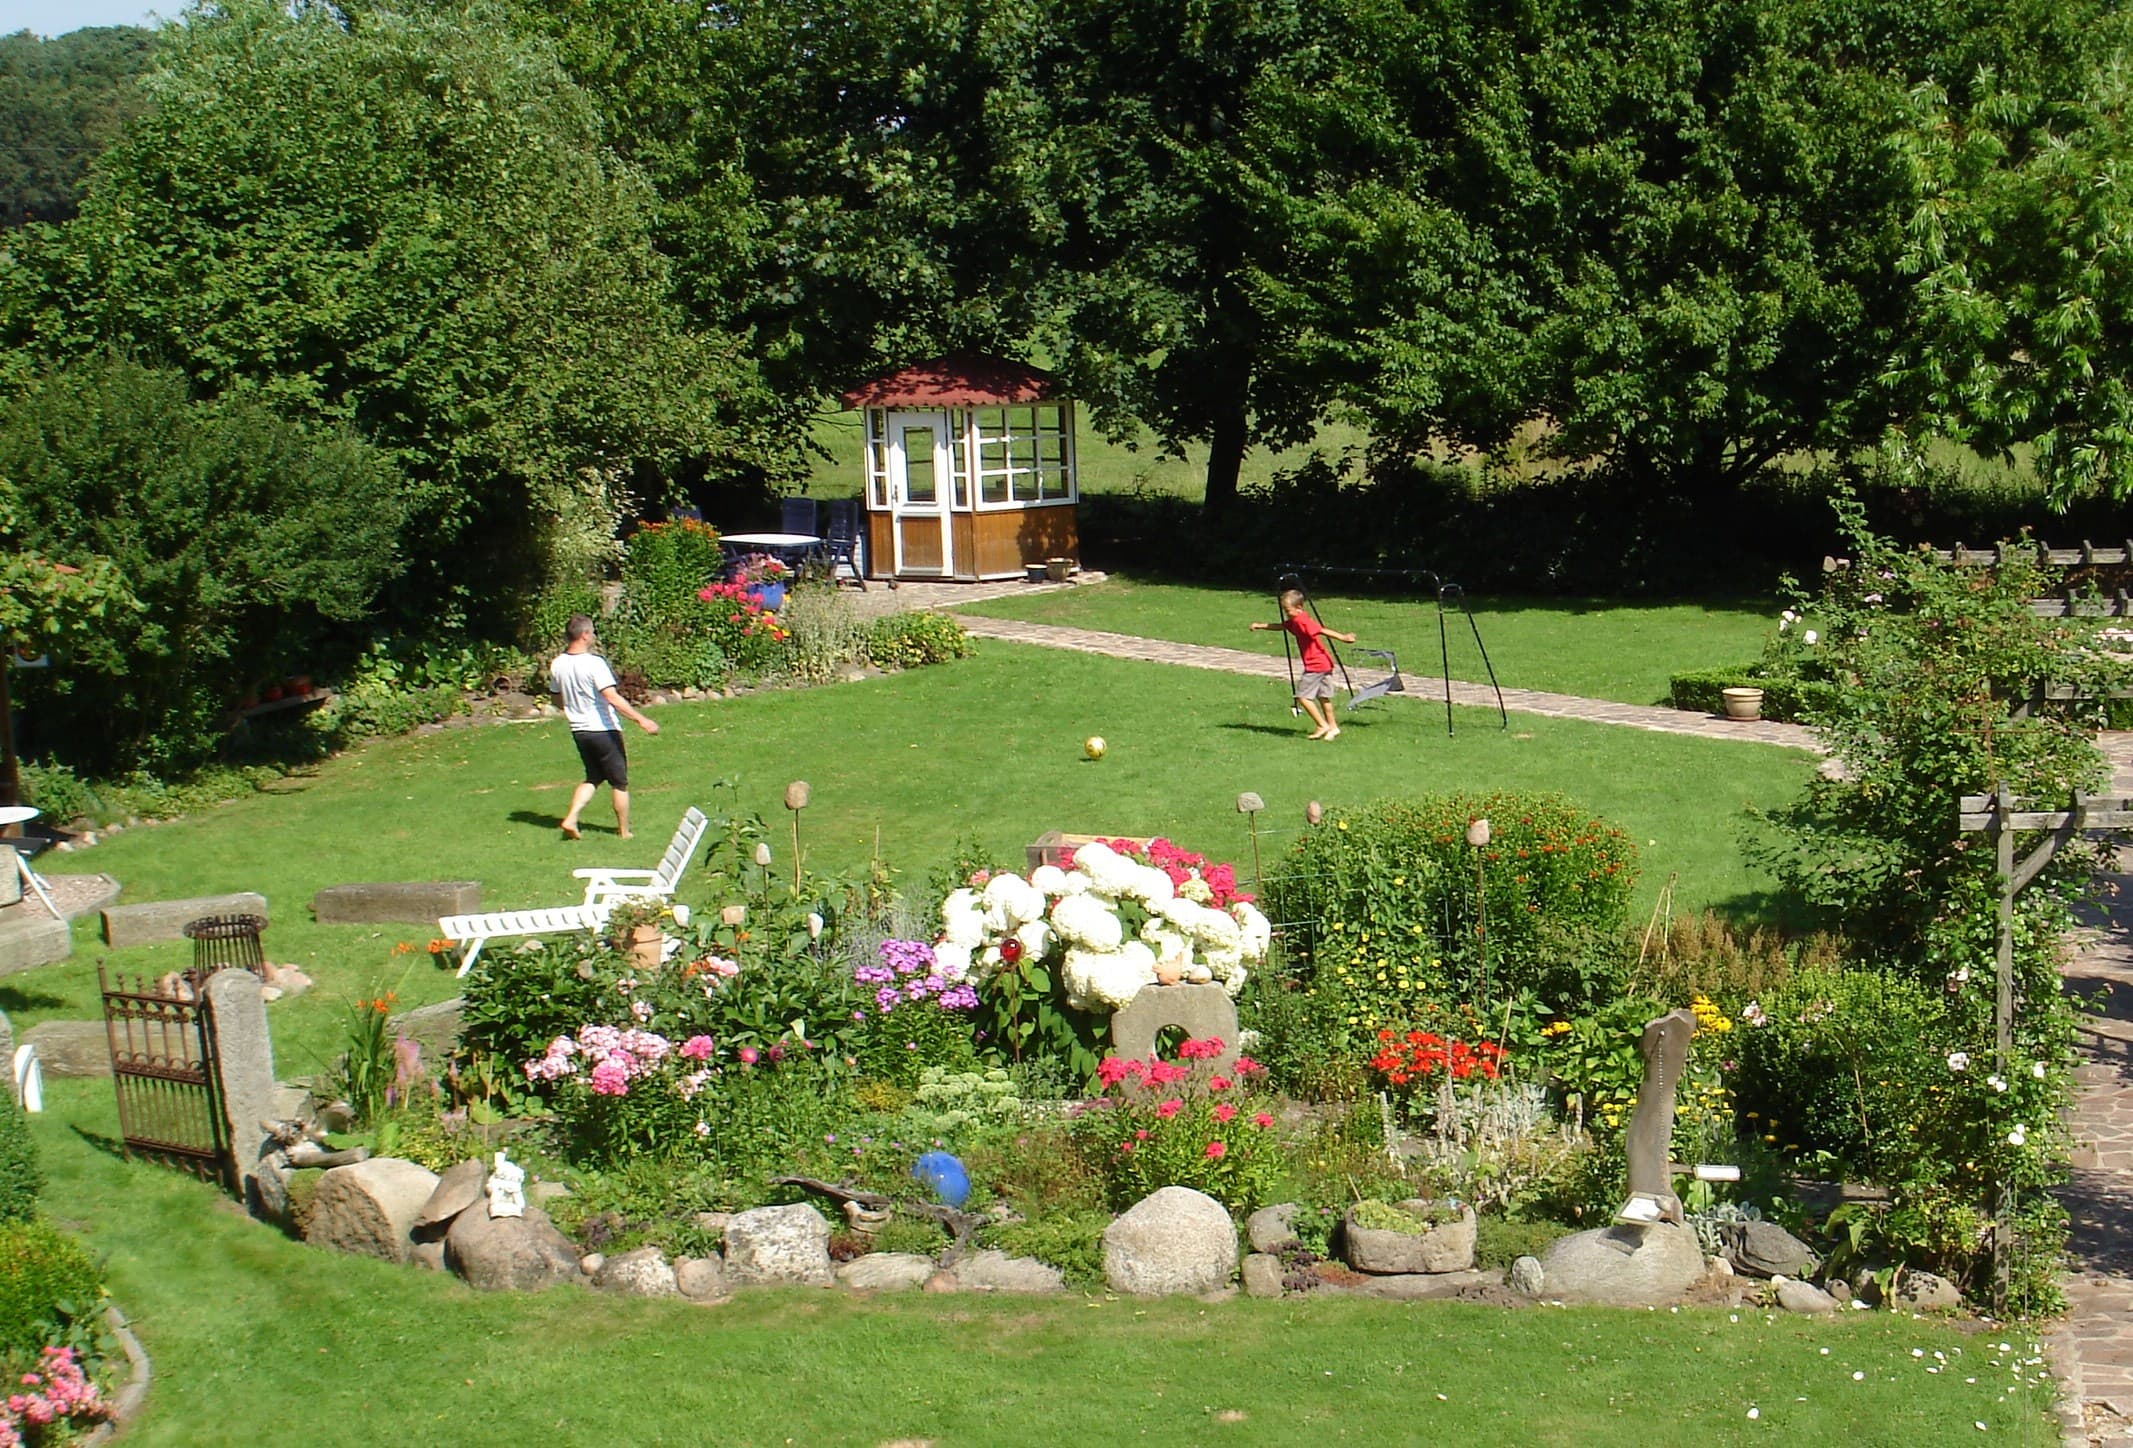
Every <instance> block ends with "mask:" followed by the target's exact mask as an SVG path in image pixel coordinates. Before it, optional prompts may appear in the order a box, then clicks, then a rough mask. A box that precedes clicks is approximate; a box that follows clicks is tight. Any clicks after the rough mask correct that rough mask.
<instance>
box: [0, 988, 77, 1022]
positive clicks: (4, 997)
mask: <svg viewBox="0 0 2133 1448" xmlns="http://www.w3.org/2000/svg"><path fill="white" fill-rule="evenodd" d="M73 1004H74V1001H73V999H72V998H71V997H69V996H56V995H46V994H44V993H43V992H42V991H29V990H24V989H22V988H21V987H20V986H12V985H0V1011H5V1012H7V1013H8V1014H10V1015H18V1014H21V1013H22V1012H25V1011H53V1010H58V1009H59V1008H60V1007H61V1006H70V1005H73Z"/></svg>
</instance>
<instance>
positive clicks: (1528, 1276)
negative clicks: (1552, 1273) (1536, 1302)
mask: <svg viewBox="0 0 2133 1448" xmlns="http://www.w3.org/2000/svg"><path fill="white" fill-rule="evenodd" d="M1506 1280H1507V1281H1508V1282H1509V1284H1510V1287H1511V1290H1512V1291H1513V1292H1517V1293H1522V1294H1524V1295H1525V1296H1527V1297H1538V1296H1540V1295H1541V1291H1542V1289H1543V1288H1544V1287H1545V1285H1546V1284H1547V1281H1548V1273H1547V1272H1546V1270H1545V1269H1543V1268H1542V1266H1541V1263H1540V1258H1538V1257H1521V1258H1519V1259H1518V1260H1517V1261H1516V1262H1513V1263H1512V1264H1511V1275H1510V1277H1509V1278H1508V1279H1506Z"/></svg>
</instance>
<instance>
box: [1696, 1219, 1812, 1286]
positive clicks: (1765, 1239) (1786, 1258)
mask: <svg viewBox="0 0 2133 1448" xmlns="http://www.w3.org/2000/svg"><path fill="white" fill-rule="evenodd" d="M1720 1236H1721V1238H1722V1240H1723V1242H1724V1253H1723V1255H1724V1257H1725V1260H1727V1261H1728V1262H1731V1263H1732V1264H1733V1266H1734V1267H1735V1269H1736V1270H1738V1271H1741V1272H1745V1273H1747V1274H1748V1275H1749V1276H1750V1277H1793V1278H1806V1277H1812V1276H1813V1275H1814V1271H1815V1268H1816V1267H1818V1266H1820V1265H1821V1259H1819V1258H1818V1257H1816V1256H1815V1249H1814V1248H1812V1247H1810V1246H1808V1245H1807V1244H1806V1243H1805V1242H1802V1241H1801V1240H1800V1239H1799V1238H1798V1237H1795V1236H1793V1235H1792V1233H1790V1232H1788V1231H1786V1230H1785V1229H1784V1228H1783V1227H1780V1226H1779V1225H1778V1224H1777V1223H1775V1222H1728V1223H1726V1225H1725V1226H1724V1227H1723V1228H1722V1229H1721V1231H1720Z"/></svg>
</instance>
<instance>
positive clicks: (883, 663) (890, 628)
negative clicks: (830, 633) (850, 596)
mask: <svg viewBox="0 0 2133 1448" xmlns="http://www.w3.org/2000/svg"><path fill="white" fill-rule="evenodd" d="M970 650H971V643H970V636H969V635H968V634H966V633H965V632H963V626H962V625H961V624H959V623H957V622H956V621H955V620H954V619H952V618H950V617H949V616H948V615H947V614H944V613H934V612H932V611H931V610H926V609H921V610H917V611H913V612H906V613H892V614H889V615H888V616H887V617H885V618H879V619H876V620H875V621H874V622H873V623H872V624H870V625H869V626H868V628H867V635H866V656H867V658H868V659H870V660H871V661H872V662H873V663H874V664H876V665H877V666H879V667H881V668H884V669H915V668H918V667H919V666H921V665H923V664H944V663H946V662H948V660H950V659H963V658H968V657H969V656H970Z"/></svg>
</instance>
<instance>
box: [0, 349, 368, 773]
mask: <svg viewBox="0 0 2133 1448" xmlns="http://www.w3.org/2000/svg"><path fill="white" fill-rule="evenodd" d="M0 475H4V476H6V477H8V478H10V479H11V480H12V481H13V482H15V483H16V484H18V485H19V486H20V488H21V499H22V509H21V519H20V524H21V532H22V536H23V539H24V541H25V542H27V543H29V544H31V545H32V546H34V547H36V548H37V549H39V550H40V551H42V552H44V553H46V554H49V555H50V556H53V557H57V558H66V557H68V556H70V555H78V556H102V557H105V558H108V559H110V560H111V561H112V562H113V563H114V564H115V565H117V568H118V570H119V574H120V577H121V578H122V579H123V581H124V582H125V584H126V585H127V587H128V588H130V589H131V590H132V592H133V594H134V596H135V597H136V598H137V599H138V600H139V601H140V603H141V605H142V608H141V611H140V612H138V613H128V614H125V615H124V616H123V617H121V616H117V615H114V616H112V617H111V618H109V619H108V620H107V621H106V623H107V626H106V627H104V628H101V629H98V630H96V631H95V632H94V633H93V634H90V635H86V636H84V637H83V638H82V640H81V641H80V642H79V643H78V644H77V645H76V646H75V648H74V658H73V660H72V661H71V665H70V667H67V668H64V669H56V668H55V669H51V670H46V671H43V672H42V673H41V674H40V675H39V676H37V677H34V678H29V677H26V678H25V679H24V680H23V681H22V684H21V688H22V691H23V696H24V700H25V702H26V703H30V704H32V705H33V709H32V710H26V711H25V712H26V716H27V717H31V718H34V719H35V720H36V722H37V727H38V729H40V730H42V731H45V734H46V736H47V737H46V738H45V740H44V742H43V752H49V753H54V754H56V755H57V756H58V757H60V758H62V759H64V760H65V761H66V762H67V763H69V764H72V765H75V766H77V767H79V768H83V769H86V770H90V771H93V772H103V771H110V770H115V769H119V768H132V767H147V768H151V769H156V770H169V769H171V768H174V767H175V768H184V767H189V766H192V765H195V764H197V763H199V762H201V761H202V760H205V759H207V758H209V757H211V756H212V755H213V754H214V753H215V751H216V750H217V748H218V747H219V746H220V745H221V743H222V739H223V733H224V730H223V716H224V711H225V710H226V709H227V708H228V707H229V706H230V705H231V704H232V703H234V702H235V701H236V700H237V699H238V698H239V697H241V695H242V694H243V693H244V691H245V689H246V688H247V686H248V685H250V684H251V683H253V682H254V681H256V680H258V679H260V678H264V677H270V676H271V677H279V676H280V674H281V673H282V672H285V671H287V670H288V669H289V668H290V667H291V662H292V661H302V662H303V663H305V664H308V665H309V666H311V667H312V668H313V670H314V671H315V672H323V671H324V669H325V668H326V667H327V665H328V664H330V663H331V662H332V661H333V655H334V654H335V653H336V652H337V651H338V647H339V646H338V640H339V638H340V637H341V636H342V635H343V633H344V631H345V629H346V627H347V626H348V625H349V624H351V623H353V622H355V621H356V620H359V619H361V618H363V617H364V616H365V615H366V614H367V613H368V612H369V610H370V608H371V604H372V600H373V599H374V597H375V596H376V595H377V593H378V591H379V589H380V588H381V587H382V586H383V585H384V583H385V582H386V580H387V579H388V578H390V577H391V576H393V574H394V572H395V570H396V569H397V567H398V563H399V560H398V557H397V550H398V533H399V528H400V520H401V517H402V514H403V511H404V503H403V501H402V492H401V489H400V486H399V481H398V479H397V478H396V477H395V475H394V472H393V469H392V468H391V466H390V465H389V464H388V463H387V462H386V460H385V459H384V457H383V456H382V455H381V454H380V453H378V452H377V451H376V450H375V449H374V448H372V447H370V446H369V445H368V444H366V443H364V442H362V441H360V440H358V439H357V438H355V437H354V436H352V435H348V434H333V433H326V432H322V431H308V430H306V429H304V428H302V427H299V426H297V425H295V424H292V423H290V422H287V421H285V420H284V419H282V418H281V417H279V416H277V415H276V414H275V413H274V412H273V411H272V410H271V409H269V408H267V407H266V406H264V405H263V404H262V403H260V402H259V401H258V400H257V399H256V397H254V396H253V395H252V394H250V393H248V392H245V391H243V390H238V391H234V392H231V393H228V394H225V395H224V396H223V397H221V398H219V399H217V400H214V401H208V402H195V401H193V400H192V398H191V397H190V396H189V393H188V386H187V383H186V381H185V379H184V377H183V376H181V375H180V374H178V373H176V372H173V371H168V370H151V369H148V368H145V367H141V366H139V365H137V364H135V363H132V362H127V361H123V360H119V359H115V358H111V359H102V360H98V361H95V362H90V363H84V364H81V365H80V366H78V367H75V368H72V369H68V370H61V371H55V372H52V373H48V374H46V375H45V376H42V377H40V378H37V379H34V380H33V381H32V382H31V384H30V385H29V386H28V387H27V388H26V389H24V390H23V391H22V392H20V393H19V394H17V395H16V396H14V397H13V399H12V400H11V402H10V404H9V406H8V407H7V409H6V411H5V414H4V416H0ZM31 747H32V748H33V749H35V748H38V747H39V746H38V744H37V743H36V742H35V741H32V742H31Z"/></svg>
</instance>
